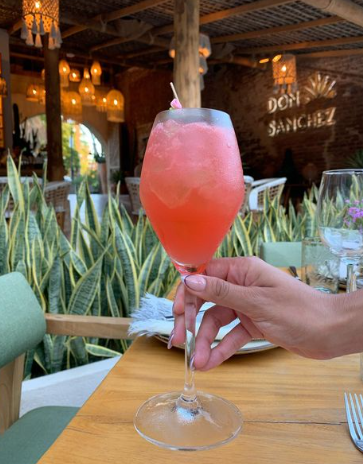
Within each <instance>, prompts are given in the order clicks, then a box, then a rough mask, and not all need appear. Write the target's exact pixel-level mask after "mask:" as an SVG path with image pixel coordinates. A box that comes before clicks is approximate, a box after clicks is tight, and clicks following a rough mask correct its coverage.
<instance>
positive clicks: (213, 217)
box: [134, 109, 244, 450]
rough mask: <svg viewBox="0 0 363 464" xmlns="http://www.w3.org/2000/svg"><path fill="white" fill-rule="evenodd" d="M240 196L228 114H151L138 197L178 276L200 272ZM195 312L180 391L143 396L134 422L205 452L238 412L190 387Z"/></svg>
mask: <svg viewBox="0 0 363 464" xmlns="http://www.w3.org/2000/svg"><path fill="white" fill-rule="evenodd" d="M243 196H244V185H243V172H242V165H241V159H240V153H239V149H238V145H237V140H236V136H235V133H234V130H233V126H232V122H231V120H230V117H229V116H228V114H226V113H223V112H221V111H216V110H210V109H177V110H169V111H163V112H161V113H159V114H158V115H157V117H156V119H155V122H154V125H153V128H152V131H151V135H150V138H149V141H148V145H147V149H146V154H145V159H144V164H143V168H142V173H141V185H140V197H141V201H142V204H143V207H144V209H145V212H146V214H147V216H148V218H149V220H150V222H151V224H152V226H153V227H154V229H155V232H156V234H157V235H158V237H159V239H160V241H161V243H162V244H163V246H164V248H165V250H166V252H167V253H168V255H169V256H170V258H171V260H172V262H173V263H174V265H175V267H176V268H177V269H178V271H179V272H180V274H181V276H186V275H188V274H193V273H201V272H203V271H204V269H205V267H206V265H207V263H208V261H210V259H211V258H212V256H213V254H214V252H215V251H216V249H217V248H218V245H219V244H220V243H221V241H222V240H223V237H224V236H225V234H226V233H227V232H228V230H229V228H230V226H231V225H232V222H233V220H234V218H235V216H236V214H237V212H238V210H239V208H240V206H241V203H242V200H243ZM188 307H189V305H188ZM191 312H192V313H191ZM193 313H194V314H193ZM195 317H196V314H195V311H193V310H192V309H191V310H189V309H187V308H186V314H185V321H186V343H185V384H184V389H183V391H182V392H173V393H165V394H160V395H158V396H154V397H153V398H150V399H149V400H148V401H146V402H145V403H144V404H143V405H142V406H141V407H140V408H139V410H138V412H137V414H136V416H135V421H134V423H135V427H136V430H137V431H138V432H139V433H140V434H141V435H142V436H143V437H144V438H146V439H147V440H149V441H150V442H152V443H154V444H157V445H159V446H162V447H165V448H169V449H177V450H200V449H209V448H212V447H215V446H218V445H221V444H223V443H226V442H228V441H230V440H231V439H233V438H234V437H235V436H236V435H237V434H238V433H239V431H240V430H241V427H242V418H241V414H240V412H239V410H238V409H237V408H236V407H235V406H234V405H233V404H232V403H230V402H228V401H226V400H224V399H223V398H220V397H218V396H214V395H210V394H208V393H202V392H196V390H195V386H194V370H193V366H192V357H193V354H194V345H195Z"/></svg>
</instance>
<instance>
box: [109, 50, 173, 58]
mask: <svg viewBox="0 0 363 464" xmlns="http://www.w3.org/2000/svg"><path fill="white" fill-rule="evenodd" d="M162 51H165V49H164V48H161V47H149V48H143V49H142V50H139V51H138V52H129V53H123V54H122V55H117V57H116V58H118V59H120V60H128V59H130V58H136V57H138V56H144V55H150V54H152V53H158V52H162Z"/></svg>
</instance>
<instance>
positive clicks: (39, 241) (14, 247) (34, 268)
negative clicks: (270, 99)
mask: <svg viewBox="0 0 363 464" xmlns="http://www.w3.org/2000/svg"><path fill="white" fill-rule="evenodd" d="M7 168H8V185H7V186H6V187H5V189H4V190H3V191H2V194H1V196H0V275H3V274H6V273H8V272H12V271H18V272H21V273H22V274H23V275H24V276H25V278H26V279H27V280H28V282H29V284H30V285H31V287H32V289H33V291H34V293H35V295H36V297H37V298H38V301H39V303H40V305H41V307H42V309H43V311H44V312H50V313H54V314H78V315H93V316H112V317H126V316H128V315H129V314H130V312H131V311H132V309H133V308H137V307H138V305H139V302H140V298H141V297H142V295H144V294H145V293H146V292H150V293H153V294H154V295H156V296H165V295H167V294H168V293H169V292H170V290H171V289H172V287H173V286H174V285H175V282H176V279H177V272H176V270H175V269H174V267H173V265H172V264H171V262H170V259H169V257H168V256H167V254H166V253H165V251H164V249H163V248H162V246H161V244H160V242H159V241H158V239H157V237H156V235H155V233H154V231H153V229H152V227H151V225H150V223H149V221H148V220H147V218H145V217H144V216H142V215H140V217H139V219H138V221H137V223H136V224H134V223H133V221H132V220H131V219H130V217H129V215H128V214H127V212H126V210H125V208H124V207H123V206H122V205H119V204H118V202H117V200H116V199H115V198H113V197H112V196H111V195H110V196H109V201H108V206H107V207H106V208H105V210H104V212H103V217H102V221H101V222H99V220H98V217H97V214H96V211H95V207H94V205H93V202H92V198H91V195H90V191H89V188H88V185H87V183H85V182H83V183H82V184H81V186H80V188H79V190H78V193H77V204H76V209H75V214H74V217H73V218H72V224H71V233H70V237H69V238H67V237H66V236H65V235H64V233H63V232H62V230H61V228H60V227H59V226H58V223H57V218H56V214H55V211H54V209H53V207H52V206H50V205H47V204H46V202H45V198H44V189H45V176H44V179H43V183H41V182H40V181H39V180H38V178H37V177H36V176H35V175H34V176H33V179H32V182H31V184H30V183H29V182H28V181H27V182H24V183H23V184H22V183H21V181H20V173H19V172H18V170H17V169H16V166H15V164H14V162H13V160H12V158H11V157H9V158H8V160H7ZM316 196H317V192H316V189H312V190H311V191H310V193H309V195H305V197H304V200H303V202H302V205H301V211H300V212H298V213H296V212H295V210H294V208H293V207H292V205H290V207H289V209H288V211H286V210H285V208H283V207H282V206H281V205H280V198H279V197H276V198H275V199H274V200H273V201H270V200H269V199H268V196H267V195H266V196H265V199H264V210H263V212H262V213H261V214H259V215H258V216H257V217H256V216H254V215H253V214H252V213H249V214H247V215H246V216H245V217H244V218H241V217H240V216H238V217H237V218H236V220H235V222H234V224H233V226H232V228H231V230H230V231H229V233H228V234H227V236H226V238H225V239H224V241H223V243H222V244H221V246H220V248H219V250H218V251H217V254H216V255H217V256H230V257H231V256H243V255H245V256H250V255H253V254H255V255H258V253H259V247H260V245H261V243H262V242H263V241H296V240H301V238H302V237H303V236H304V235H314V232H315V229H316V225H315V208H316ZM116 198H117V196H116ZM10 202H11V204H12V206H11V208H10V207H9V205H10ZM83 204H84V207H85V222H82V221H81V216H80V208H81V206H82V205H83ZM10 210H11V213H10ZM126 348H127V344H126V343H125V342H124V341H111V340H99V339H96V338H83V337H66V336H51V335H46V336H45V337H44V340H43V343H42V344H41V345H39V346H38V347H37V348H36V349H35V350H33V351H31V352H29V353H27V357H26V365H25V376H26V377H29V376H31V375H39V374H41V373H53V372H57V371H59V370H61V369H65V368H69V367H72V366H78V365H82V364H86V363H88V362H91V361H93V360H95V359H99V357H112V356H115V355H116V354H118V353H120V352H123V351H124V350H125V349H126Z"/></svg>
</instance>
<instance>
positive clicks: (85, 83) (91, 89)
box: [78, 78, 95, 106]
mask: <svg viewBox="0 0 363 464" xmlns="http://www.w3.org/2000/svg"><path fill="white" fill-rule="evenodd" d="M78 91H79V94H80V96H81V99H82V105H84V106H93V105H94V104H95V101H94V96H95V86H94V85H93V84H92V82H91V80H90V79H85V78H83V79H82V80H81V83H80V84H79V87H78Z"/></svg>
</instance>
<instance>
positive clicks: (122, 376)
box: [39, 338, 363, 464]
mask: <svg viewBox="0 0 363 464" xmlns="http://www.w3.org/2000/svg"><path fill="white" fill-rule="evenodd" d="M183 371H184V353H183V352H182V351H181V350H178V349H176V348H173V349H172V350H170V351H168V350H167V349H166V345H164V344H163V343H162V342H159V341H158V340H155V339H152V338H151V339H146V338H142V339H138V340H136V341H135V342H134V343H133V345H132V346H131V348H130V349H129V350H128V351H127V353H126V354H125V355H124V356H123V357H122V358H121V360H120V361H119V362H118V364H117V365H116V366H115V367H114V368H113V369H112V371H111V372H110V373H109V374H108V376H107V377H106V379H105V380H104V381H103V382H102V384H101V385H100V386H99V388H98V389H97V390H96V392H95V393H94V394H93V395H92V396H91V398H90V399H89V400H88V401H87V403H86V404H85V405H84V406H83V407H82V408H81V410H80V411H79V413H78V414H77V416H76V417H75V418H74V419H73V420H72V422H71V423H70V424H69V425H68V427H67V428H66V429H65V431H64V432H63V433H62V435H61V436H60V437H59V438H58V440H57V441H56V442H55V443H54V444H53V446H52V447H51V448H50V449H49V450H48V452H47V453H46V454H45V455H44V456H43V458H42V459H41V460H40V461H39V463H40V464H65V463H66V464H68V463H74V464H101V463H102V464H111V463H112V464H116V463H132V464H145V462H146V463H150V464H151V463H158V464H164V463H165V464H166V463H168V464H170V462H173V461H174V460H176V462H177V463H178V464H179V463H181V464H183V463H188V464H190V463H198V464H203V463H208V464H209V463H214V462H216V463H220V464H222V463H226V464H234V463H248V464H275V463H276V464H277V463H278V464H285V463H286V464H315V463H319V464H320V463H329V464H353V463H357V464H358V463H360V464H361V463H362V455H361V454H360V453H359V451H357V450H356V449H355V448H354V446H353V444H352V442H351V440H350V438H349V434H348V428H347V424H346V418H345V411H344V401H343V393H344V391H351V392H359V391H360V392H362V390H363V385H362V383H361V381H360V380H359V356H358V355H351V356H345V357H342V358H338V359H334V360H329V361H314V360H309V359H305V358H300V357H298V356H297V355H294V354H292V353H289V352H287V351H285V350H283V349H281V348H276V349H274V350H271V351H266V352H261V353H255V354H248V355H236V356H234V357H233V358H231V359H230V360H229V361H227V362H225V363H224V364H223V365H222V366H219V367H218V368H216V369H214V370H213V371H210V372H204V373H202V372H198V373H197V374H196V382H197V387H198V388H199V389H200V390H203V391H207V392H209V393H215V394H216V395H220V396H222V397H224V398H226V399H228V400H230V401H232V402H233V403H235V404H236V405H237V406H238V407H239V408H240V410H241V412H242V414H243V419H244V424H243V430H242V433H241V434H240V435H239V436H238V437H237V438H236V439H235V440H234V441H232V442H231V443H229V444H227V445H225V446H222V447H220V448H216V449H214V450H210V451H202V452H196V453H186V452H176V451H169V450H164V449H162V448H158V447H156V446H154V445H152V444H151V443H149V442H147V441H146V440H144V439H142V438H141V437H140V436H139V435H138V433H137V432H136V431H135V429H134V426H133V417H134V414H135V412H136V410H137V408H138V407H139V406H140V405H141V403H142V402H143V401H145V400H146V399H148V398H149V397H150V396H152V395H155V394H158V393H161V392H168V391H175V390H179V389H180V388H181V387H182V385H183Z"/></svg>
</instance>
